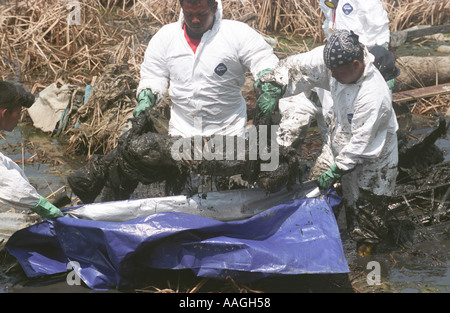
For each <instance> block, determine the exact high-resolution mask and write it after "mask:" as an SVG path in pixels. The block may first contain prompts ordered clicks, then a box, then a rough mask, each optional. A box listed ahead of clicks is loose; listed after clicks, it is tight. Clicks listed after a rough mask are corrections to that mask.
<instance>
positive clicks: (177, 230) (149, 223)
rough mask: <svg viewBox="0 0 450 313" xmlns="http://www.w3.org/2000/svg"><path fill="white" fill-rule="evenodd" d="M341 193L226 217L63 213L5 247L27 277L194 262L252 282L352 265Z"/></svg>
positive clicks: (131, 272)
mask: <svg viewBox="0 0 450 313" xmlns="http://www.w3.org/2000/svg"><path fill="white" fill-rule="evenodd" d="M340 200H341V199H340V198H339V197H338V196H333V195H328V196H323V197H318V198H304V199H298V200H289V201H286V202H284V203H282V204H280V205H276V206H274V207H272V208H270V209H268V210H265V211H263V212H261V213H259V214H257V215H255V216H252V217H250V218H245V219H242V220H234V221H219V220H215V219H211V218H206V217H202V216H198V215H193V214H187V213H180V212H163V213H156V214H149V215H146V216H143V217H139V218H136V219H132V220H129V221H124V222H110V221H96V220H87V219H78V218H71V217H61V218H57V219H55V220H53V221H47V220H45V221H43V222H41V223H38V224H35V225H33V226H30V227H28V228H25V229H22V230H20V231H17V232H16V233H14V234H13V235H12V236H11V238H10V239H9V241H8V242H7V245H6V248H7V249H8V251H9V252H10V253H11V254H12V255H13V256H15V257H16V258H17V259H18V261H19V263H20V264H21V266H22V268H23V269H24V271H25V273H26V275H27V276H28V277H36V276H43V275H51V274H56V273H64V272H67V270H68V267H67V264H68V263H69V262H70V261H72V263H71V265H72V266H74V265H76V267H75V268H74V269H75V271H76V273H77V274H78V276H79V277H80V278H81V279H82V280H83V282H84V283H85V284H86V285H87V286H88V287H90V288H92V289H96V290H104V289H120V288H125V287H132V286H133V282H134V281H135V278H136V277H135V275H138V273H142V272H143V271H145V269H149V270H155V269H168V270H180V269H190V270H192V271H193V272H194V273H195V274H196V275H197V276H199V277H211V278H216V279H225V278H226V277H227V276H230V277H232V278H233V279H234V280H235V281H238V282H245V281H250V280H256V279H259V278H264V277H268V276H271V275H298V274H319V273H320V274H335V273H347V272H349V269H348V265H347V261H346V259H345V256H344V252H343V247H342V242H341V238H340V235H339V230H338V226H337V223H336V220H335V217H334V214H333V207H335V206H336V205H338V204H339V203H340Z"/></svg>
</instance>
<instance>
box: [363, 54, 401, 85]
mask: <svg viewBox="0 0 450 313" xmlns="http://www.w3.org/2000/svg"><path fill="white" fill-rule="evenodd" d="M370 53H372V54H373V55H374V56H375V61H374V62H373V64H374V65H375V66H376V68H377V69H378V70H379V71H380V73H381V75H383V78H384V79H385V80H386V81H388V80H391V79H393V78H395V77H397V76H398V75H400V70H399V69H398V68H397V67H395V61H396V58H395V55H394V54H393V53H392V52H391V51H389V50H387V49H386V48H384V47H382V46H375V47H373V48H372V49H370Z"/></svg>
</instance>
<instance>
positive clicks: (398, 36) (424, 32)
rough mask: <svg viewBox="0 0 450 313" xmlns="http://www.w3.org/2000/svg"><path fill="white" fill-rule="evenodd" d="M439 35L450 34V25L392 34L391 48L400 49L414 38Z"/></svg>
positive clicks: (406, 30)
mask: <svg viewBox="0 0 450 313" xmlns="http://www.w3.org/2000/svg"><path fill="white" fill-rule="evenodd" d="M439 33H450V24H445V25H438V26H428V27H420V28H417V29H405V30H401V31H398V32H395V33H392V34H391V39H390V46H391V47H392V48H398V47H400V46H401V45H402V44H404V43H405V42H406V41H408V40H411V39H413V38H417V37H422V36H429V35H434V34H439Z"/></svg>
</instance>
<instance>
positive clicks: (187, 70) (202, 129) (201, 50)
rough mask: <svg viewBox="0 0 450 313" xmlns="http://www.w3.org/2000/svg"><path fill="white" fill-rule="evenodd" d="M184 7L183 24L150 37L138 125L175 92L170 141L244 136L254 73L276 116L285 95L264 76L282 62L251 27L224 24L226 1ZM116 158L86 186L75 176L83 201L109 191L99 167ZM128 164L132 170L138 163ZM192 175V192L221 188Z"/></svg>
mask: <svg viewBox="0 0 450 313" xmlns="http://www.w3.org/2000/svg"><path fill="white" fill-rule="evenodd" d="M180 5H181V9H182V11H181V13H180V18H179V20H178V21H177V22H174V23H170V24H167V25H164V26H163V27H162V28H161V29H160V30H159V31H158V32H157V33H156V34H155V35H154V36H153V37H152V38H151V40H150V42H149V44H148V47H147V49H146V51H145V55H144V61H143V63H142V65H141V77H140V81H139V85H138V88H137V92H136V95H137V100H138V105H137V106H136V108H135V110H134V111H133V116H134V117H135V118H139V119H141V118H142V117H145V116H143V115H146V116H149V115H150V112H151V110H152V108H154V107H155V106H157V105H158V104H159V103H160V102H161V100H162V99H163V97H164V96H165V95H166V93H167V91H168V94H169V97H170V100H171V108H170V120H169V129H168V132H169V135H170V136H172V137H174V138H175V137H182V138H189V137H194V136H203V137H209V136H213V135H221V136H236V137H242V138H245V137H246V135H247V104H246V102H245V99H244V97H243V96H242V87H243V85H244V83H245V79H246V73H247V71H250V72H251V73H252V75H253V77H254V79H255V83H257V85H258V88H259V89H258V93H257V107H258V109H259V110H260V111H261V112H262V114H263V115H269V114H271V113H272V111H273V110H274V108H275V107H276V104H277V101H278V99H279V97H280V95H281V92H282V90H281V87H280V86H277V85H275V84H273V83H271V82H268V83H261V82H259V80H258V78H259V77H260V76H261V75H263V74H264V73H267V72H270V71H271V70H273V68H274V67H275V66H276V65H277V64H278V58H277V56H276V55H275V54H274V52H273V48H272V47H271V46H270V45H269V44H268V43H267V42H266V41H265V40H264V38H263V37H262V36H261V35H260V34H258V33H257V32H256V31H255V30H254V29H252V28H251V27H250V26H248V25H247V24H245V23H242V22H238V21H233V20H227V19H223V18H222V2H221V1H220V0H180ZM255 91H256V89H255ZM130 149H131V148H130ZM172 157H173V155H172ZM111 159H112V158H111V157H108V158H102V159H99V160H97V161H96V162H95V164H92V165H89V166H88V167H92V170H86V171H85V172H86V173H87V175H89V177H86V179H84V181H83V179H82V177H80V176H82V175H81V174H80V175H79V174H78V173H77V174H76V176H77V179H79V183H75V182H74V178H75V177H74V175H72V176H71V177H70V176H69V184H70V185H71V187H72V189H73V190H75V192H76V193H77V192H78V193H77V195H79V196H80V195H81V194H82V193H86V194H87V193H88V191H89V190H94V189H95V190H100V189H102V188H103V181H104V180H105V174H104V173H102V171H99V170H96V169H98V168H99V167H102V168H107V167H108V166H109V165H108V164H106V163H107V162H109V161H107V160H111ZM93 163H94V162H93ZM128 166H129V167H133V164H128ZM119 170H120V169H119ZM107 171H108V169H105V171H104V172H107ZM192 176H193V177H191V181H190V182H189V183H190V186H186V188H187V191H188V192H187V193H189V194H191V193H195V192H196V190H198V191H200V188H199V186H205V189H201V190H202V191H203V192H206V191H210V190H209V189H211V190H215V189H214V188H215V187H210V185H213V184H211V183H210V181H207V180H208V179H210V178H211V177H199V176H195V175H194V174H193V175H192ZM205 176H207V175H205ZM199 180H205V182H204V183H203V182H199ZM189 183H188V184H189ZM244 184H245V182H244ZM94 186H96V187H95V188H94ZM126 189H127V190H126V192H125V191H124V195H123V196H121V199H122V198H125V197H128V196H129V193H130V191H129V190H128V189H134V186H133V188H126ZM90 194H91V195H89V197H85V200H83V202H86V201H89V202H90V201H92V200H93V198H94V197H95V196H96V194H97V192H95V193H90Z"/></svg>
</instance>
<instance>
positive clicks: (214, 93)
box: [134, 0, 281, 137]
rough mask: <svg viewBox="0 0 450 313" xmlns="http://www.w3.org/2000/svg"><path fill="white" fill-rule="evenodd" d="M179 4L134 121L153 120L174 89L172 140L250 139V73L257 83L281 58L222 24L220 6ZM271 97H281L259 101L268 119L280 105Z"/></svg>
mask: <svg viewBox="0 0 450 313" xmlns="http://www.w3.org/2000/svg"><path fill="white" fill-rule="evenodd" d="M180 4H181V7H182V14H181V15H180V19H179V21H178V22H176V23H172V24H169V25H165V26H164V27H162V28H161V29H160V30H159V31H158V32H157V33H156V34H155V36H154V37H153V38H152V39H151V40H150V43H149V45H148V47H147V50H146V52H145V58H144V61H143V63H142V66H141V80H140V82H139V86H138V89H137V95H138V101H139V104H138V106H137V107H136V109H135V111H134V116H135V117H136V116H138V115H140V114H141V113H143V112H145V113H146V114H148V113H149V112H150V109H151V108H152V107H154V106H155V105H157V104H158V103H159V102H160V101H161V99H162V98H163V96H164V95H165V93H166V91H167V89H168V88H169V96H170V99H171V102H172V105H171V112H170V121H169V135H172V136H182V137H191V136H196V135H200V136H211V135H213V134H220V135H224V136H245V132H246V124H247V106H246V102H245V100H244V98H243V96H242V86H243V84H244V82H245V74H246V71H247V70H250V71H251V73H252V74H253V77H254V78H255V80H257V79H258V76H259V75H261V73H264V72H265V71H267V70H270V69H273V68H274V67H275V66H276V65H277V63H278V58H277V57H276V56H275V54H274V53H273V49H272V47H270V45H269V44H267V43H266V42H265V40H264V39H263V37H262V36H261V35H260V34H258V33H257V32H256V31H255V30H253V29H252V28H251V27H249V26H248V25H247V24H245V23H242V22H238V21H232V20H224V19H222V2H221V1H220V0H219V1H215V0H180ZM269 88H270V86H269ZM266 90H267V89H266ZM270 91H273V92H275V93H278V94H280V93H281V89H275V90H269V92H266V93H265V94H263V95H261V96H260V97H259V98H258V99H257V101H258V102H257V103H258V106H259V107H260V108H261V109H262V110H263V112H265V113H267V114H268V113H269V112H271V111H272V109H273V107H274V106H275V104H276V100H275V97H272V95H271V92H270Z"/></svg>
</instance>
